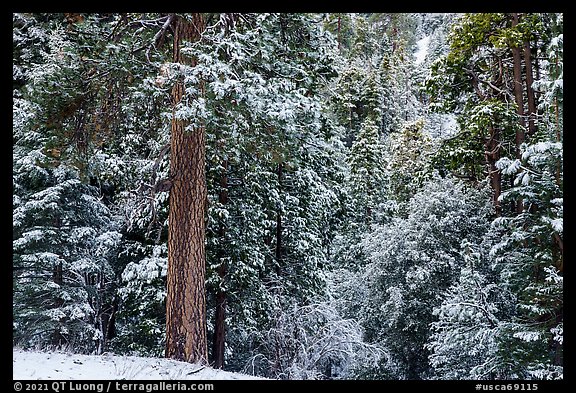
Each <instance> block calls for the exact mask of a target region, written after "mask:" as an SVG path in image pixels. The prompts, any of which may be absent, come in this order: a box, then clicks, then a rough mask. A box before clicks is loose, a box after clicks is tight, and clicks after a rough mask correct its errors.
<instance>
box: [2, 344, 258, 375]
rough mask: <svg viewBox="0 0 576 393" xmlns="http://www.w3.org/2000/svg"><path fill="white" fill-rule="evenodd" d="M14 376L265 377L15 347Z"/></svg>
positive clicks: (180, 364)
mask: <svg viewBox="0 0 576 393" xmlns="http://www.w3.org/2000/svg"><path fill="white" fill-rule="evenodd" d="M12 365H13V379H15V380H30V379H36V380H38V379H41V380H45V379H48V380H49V379H56V380H70V379H82V380H87V379H90V380H98V379H106V380H112V379H138V380H142V379H149V380H150V379H155V380H179V379H180V380H185V379H194V380H209V379H215V380H228V379H266V378H261V377H256V376H252V375H247V374H240V373H233V372H228V371H222V370H216V369H213V368H211V367H203V366H200V365H198V364H192V363H186V362H178V361H175V360H171V359H162V358H143V357H137V356H116V355H76V354H72V353H62V352H40V351H24V350H21V349H16V348H14V349H13V350H12Z"/></svg>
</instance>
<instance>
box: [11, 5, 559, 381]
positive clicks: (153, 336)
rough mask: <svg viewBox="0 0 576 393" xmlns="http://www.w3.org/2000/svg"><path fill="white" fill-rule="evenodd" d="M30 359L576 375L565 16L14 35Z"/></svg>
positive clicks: (358, 374) (22, 16)
mask: <svg viewBox="0 0 576 393" xmlns="http://www.w3.org/2000/svg"><path fill="white" fill-rule="evenodd" d="M12 178H13V345H14V346H15V347H20V348H44V349H67V350H70V351H73V352H76V353H87V354H95V355H98V354H102V353H104V352H113V353H117V354H132V355H140V356H166V357H170V358H174V359H178V360H184V361H190V362H201V363H205V364H210V365H212V366H214V367H217V368H224V369H225V370H229V371H243V372H248V373H251V374H256V375H260V376H266V377H271V378H278V379H478V380H482V379H562V378H563V251H564V249H563V14H560V13H473V14H453V13H452V14H449V13H365V14H355V13H315V14H312V13H311V14H305V13H292V14H291V13H259V14H252V13H240V14H238V13H221V14H209V13H205V14H154V13H122V14H120V13H91V14H89V13H86V14H71V13H65V14H58V13H51V14H50V13H44V14H42V13H36V14H30V13H14V14H13V174H12Z"/></svg>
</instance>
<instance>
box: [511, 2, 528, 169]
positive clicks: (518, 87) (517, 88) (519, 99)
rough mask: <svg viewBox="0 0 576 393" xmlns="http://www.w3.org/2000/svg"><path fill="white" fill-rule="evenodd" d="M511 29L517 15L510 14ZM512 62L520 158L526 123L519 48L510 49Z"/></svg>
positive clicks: (516, 23)
mask: <svg viewBox="0 0 576 393" xmlns="http://www.w3.org/2000/svg"><path fill="white" fill-rule="evenodd" d="M512 18H513V19H512V27H514V26H516V25H518V14H517V13H514V14H512ZM512 60H513V72H514V99H515V101H516V106H517V111H518V121H519V123H520V126H521V127H518V129H517V130H516V157H517V158H520V154H521V153H520V145H521V144H522V143H523V142H524V129H525V128H526V123H525V121H524V100H523V96H522V90H523V85H522V56H521V55H520V48H519V47H518V46H515V47H512Z"/></svg>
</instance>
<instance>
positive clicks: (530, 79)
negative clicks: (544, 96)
mask: <svg viewBox="0 0 576 393" xmlns="http://www.w3.org/2000/svg"><path fill="white" fill-rule="evenodd" d="M524 66H525V67H526V95H527V97H528V116H529V118H528V135H530V136H532V135H534V133H535V132H536V115H537V113H538V112H537V111H538V109H537V107H536V95H535V94H534V88H533V87H532V84H533V83H534V71H533V70H532V50H531V48H530V42H529V41H526V42H525V43H524Z"/></svg>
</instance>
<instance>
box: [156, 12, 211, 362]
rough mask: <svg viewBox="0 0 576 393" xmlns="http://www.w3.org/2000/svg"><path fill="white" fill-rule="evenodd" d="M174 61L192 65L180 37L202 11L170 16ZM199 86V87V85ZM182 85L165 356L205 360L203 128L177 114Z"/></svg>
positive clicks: (177, 89) (194, 33)
mask: <svg viewBox="0 0 576 393" xmlns="http://www.w3.org/2000/svg"><path fill="white" fill-rule="evenodd" d="M173 27H174V58H173V60H174V62H176V63H187V64H190V65H194V61H193V60H185V59H184V57H183V56H182V54H181V53H180V45H181V43H182V41H184V40H186V41H195V40H198V39H199V35H200V32H201V31H203V29H204V21H203V19H202V16H201V15H200V14H193V15H192V18H191V20H184V19H182V18H180V17H176V18H175V21H174V25H173ZM199 87H200V91H201V90H202V86H199ZM184 91H185V86H184V82H183V80H179V81H178V82H176V84H175V86H174V88H173V90H172V96H173V100H174V117H173V119H172V130H171V131H172V135H171V144H170V176H171V178H172V187H171V189H170V201H169V214H168V277H167V278H168V280H167V297H166V357H169V358H172V359H177V360H183V361H187V362H200V363H207V360H208V348H207V339H206V293H205V265H206V255H205V243H204V241H205V232H206V229H205V225H206V224H205V213H206V198H207V191H206V173H205V164H204V163H205V130H204V128H203V127H196V128H194V129H192V130H189V131H187V130H186V126H187V122H186V121H184V120H182V119H178V118H176V116H175V113H176V107H177V106H178V104H179V103H180V102H181V101H182V98H183V96H184Z"/></svg>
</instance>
